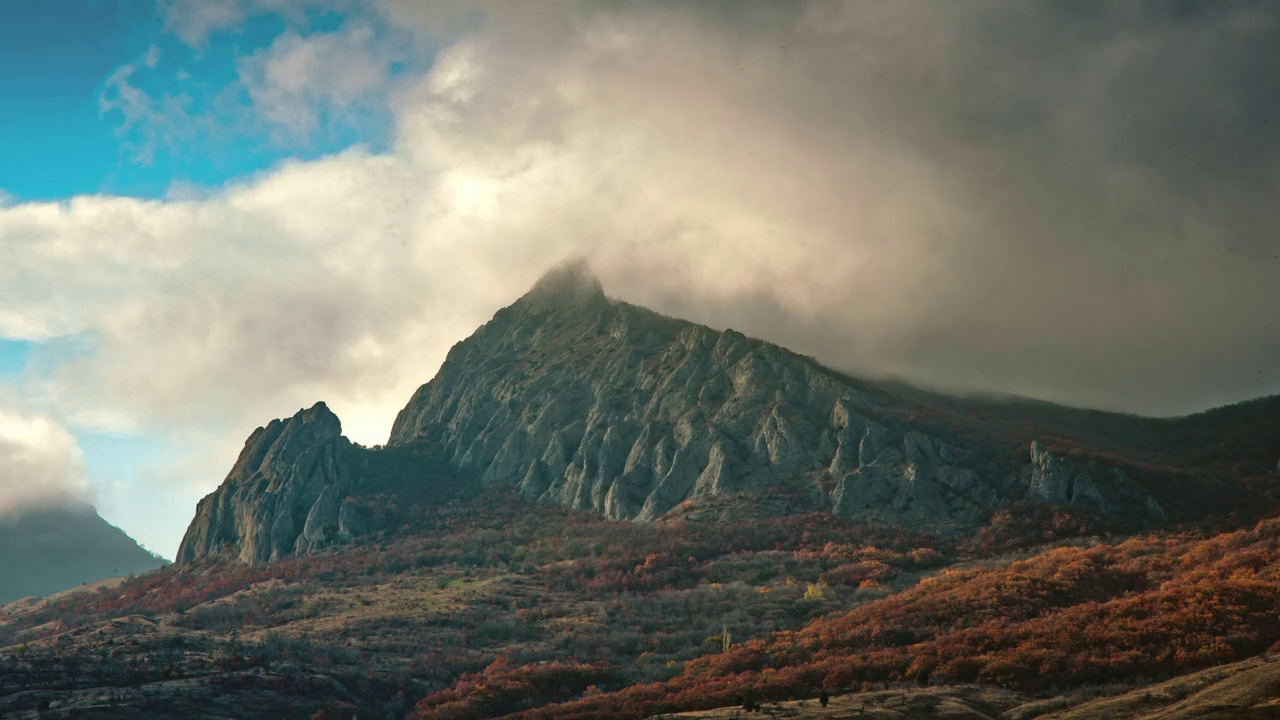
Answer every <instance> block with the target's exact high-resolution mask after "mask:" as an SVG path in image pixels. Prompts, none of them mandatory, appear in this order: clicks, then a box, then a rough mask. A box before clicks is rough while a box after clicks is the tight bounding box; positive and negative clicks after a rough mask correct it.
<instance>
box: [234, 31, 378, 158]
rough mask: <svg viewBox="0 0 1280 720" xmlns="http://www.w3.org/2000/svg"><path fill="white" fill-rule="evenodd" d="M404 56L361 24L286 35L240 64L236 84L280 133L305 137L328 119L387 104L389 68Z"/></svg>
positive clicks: (292, 32) (312, 133)
mask: <svg viewBox="0 0 1280 720" xmlns="http://www.w3.org/2000/svg"><path fill="white" fill-rule="evenodd" d="M403 57H404V53H403V52H401V51H400V50H398V49H397V48H396V47H395V46H393V45H390V44H388V43H385V42H383V41H382V39H380V38H378V37H376V36H375V33H374V30H373V28H372V27H370V26H369V25H366V24H362V23H355V24H352V25H349V26H347V27H344V28H343V29H341V30H338V31H335V32H328V33H316V34H312V35H305V36H304V35H300V34H298V33H297V32H294V31H287V32H285V33H284V34H282V35H280V36H279V37H277V38H276V39H275V41H274V42H272V44H271V46H270V47H268V48H266V49H263V50H261V51H258V52H256V53H254V54H252V55H250V56H249V57H247V58H244V59H242V60H241V62H240V82H241V83H242V84H243V86H244V87H245V89H246V91H247V93H248V98H249V101H250V102H251V103H252V105H253V107H254V109H255V110H256V111H257V113H259V114H260V117H261V119H262V120H263V121H265V122H266V123H267V124H268V125H270V126H272V127H273V129H274V130H275V131H276V133H277V134H278V135H280V134H284V135H288V136H295V137H297V136H301V137H302V138H308V137H310V136H312V135H314V134H315V133H316V132H317V131H318V130H319V129H320V128H321V126H322V125H323V124H324V121H325V118H326V116H336V117H337V118H339V119H349V118H351V117H352V116H354V115H358V114H359V113H361V112H369V111H372V110H375V109H376V108H377V106H378V105H377V104H378V102H379V101H382V102H383V104H384V105H385V97H386V95H387V94H388V93H389V92H390V91H391V85H392V78H391V72H392V66H393V64H394V63H396V62H397V61H398V60H400V59H402V58H403Z"/></svg>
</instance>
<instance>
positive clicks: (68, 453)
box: [0, 407, 91, 515]
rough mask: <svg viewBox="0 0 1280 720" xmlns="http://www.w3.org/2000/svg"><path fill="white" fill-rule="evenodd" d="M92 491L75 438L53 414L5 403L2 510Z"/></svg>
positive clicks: (0, 437) (0, 443) (0, 411)
mask: <svg viewBox="0 0 1280 720" xmlns="http://www.w3.org/2000/svg"><path fill="white" fill-rule="evenodd" d="M90 496H91V494H90V491H89V488H88V486H87V484H86V483H85V479H84V459H83V456H82V455H81V452H80V448H79V446H77V445H76V441H75V438H74V437H72V436H71V434H70V433H69V432H67V430H66V429H65V428H63V427H62V426H61V425H59V424H58V423H57V422H55V421H54V420H52V419H51V418H49V417H45V416H41V415H38V414H32V413H30V412H24V411H22V410H21V409H19V408H15V407H2V408H0V515H4V514H8V513H10V512H13V511H15V510H20V509H22V508H26V507H30V506H32V505H36V504H42V503H49V502H54V503H65V502H69V501H76V500H85V499H87V498H89V497H90Z"/></svg>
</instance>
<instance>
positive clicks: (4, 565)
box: [0, 505, 164, 603]
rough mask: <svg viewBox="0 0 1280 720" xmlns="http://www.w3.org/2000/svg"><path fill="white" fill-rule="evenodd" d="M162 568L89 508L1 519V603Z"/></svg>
mask: <svg viewBox="0 0 1280 720" xmlns="http://www.w3.org/2000/svg"><path fill="white" fill-rule="evenodd" d="M163 564H164V560H162V559H160V558H158V557H156V556H155V555H152V554H151V553H149V552H147V551H146V550H144V549H143V548H141V547H139V546H138V544H137V543H136V542H134V541H133V539H132V538H130V537H129V536H128V535H126V534H125V533H124V532H123V531H122V530H120V529H119V528H117V527H114V526H112V525H110V524H109V523H107V521H105V520H103V519H102V518H101V517H100V516H99V515H98V513H97V511H96V510H94V509H93V508H92V507H90V506H88V505H71V506H66V505H53V506H37V507H31V508H26V509H23V510H18V511H14V512H12V513H10V514H8V515H5V516H4V517H0V603H7V602H10V601H13V600H17V599H19V598H24V597H27V596H30V595H47V594H49V593H54V592H58V591H60V590H66V589H67V588H71V587H75V586H78V585H83V584H85V583H93V582H97V581H98V580H104V579H106V578H113V577H120V576H122V575H132V574H135V573H143V572H147V571H149V570H154V569H156V568H158V567H160V566H161V565H163Z"/></svg>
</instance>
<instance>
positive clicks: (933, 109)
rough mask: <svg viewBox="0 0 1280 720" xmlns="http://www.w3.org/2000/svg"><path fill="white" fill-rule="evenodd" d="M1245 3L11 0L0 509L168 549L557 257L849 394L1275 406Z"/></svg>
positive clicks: (0, 103)
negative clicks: (314, 424) (834, 382)
mask: <svg viewBox="0 0 1280 720" xmlns="http://www.w3.org/2000/svg"><path fill="white" fill-rule="evenodd" d="M1277 67H1280V8H1277V6H1275V5H1274V4H1273V3H1269V2H1257V3H1251V2H1167V3H1148V2H1132V3H1091V2H1080V3H1025V2H1013V1H1012V0H1010V1H1008V2H1000V1H997V0H975V1H974V2H965V3H950V2H921V1H919V0H882V1H877V0H861V1H859V2H838V1H836V0H821V1H819V0H795V1H794V2H770V1H768V0H745V1H744V2H716V1H712V0H706V1H702V2H693V1H689V2H680V1H677V0H665V1H662V2H643V3H642V2H628V1H626V0H609V1H604V0H601V1H589V0H563V1H560V2H554V1H551V0H548V1H547V2H538V3H501V2H486V1H484V0H475V1H473V2H464V1H458V0H442V1H440V2H434V3H429V4H428V3H421V2H415V1H411V0H369V1H367V2H355V1H354V0H351V1H347V0H164V1H162V2H157V3H148V2H143V1H142V0H79V1H77V2H72V1H71V0H41V1H36V0H13V1H12V2H7V3H5V4H4V7H3V9H0V512H9V511H13V509H14V508H21V507H24V506H27V505H30V504H31V503H34V502H41V501H48V500H49V499H50V498H53V499H58V498H65V497H68V496H74V497H79V498H82V499H86V500H89V501H91V502H93V503H95V504H96V505H97V507H98V508H99V510H100V512H101V513H102V514H103V516H104V517H106V518H107V519H108V520H110V521H111V522H113V523H115V524H117V525H119V526H120V527H122V528H124V529H125V530H126V531H127V532H129V533H130V534H131V535H132V536H133V537H135V538H136V539H138V540H140V541H141V542H142V543H143V544H144V545H146V546H147V547H148V548H150V549H152V550H155V551H157V552H160V553H161V554H164V555H166V556H169V557H172V556H173V554H174V552H175V551H176V549H177V546H178V543H179V541H180V539H181V536H182V532H183V531H184V530H185V528H186V525H187V523H188V522H189V521H190V518H191V516H192V514H193V512H194V507H195V503H196V501H197V500H198V499H199V498H200V497H202V496H203V495H204V494H206V493H208V492H210V491H212V490H213V489H214V488H215V487H216V486H217V485H218V483H219V482H220V481H221V480H222V478H223V476H224V475H225V474H226V472H227V470H228V469H229V468H230V467H231V465H232V464H233V462H234V460H235V456H236V454H237V453H238V451H239V449H240V448H241V447H242V445H243V442H244V439H245V438H246V437H247V436H248V435H249V433H250V432H251V431H252V430H253V429H254V428H256V427H258V426H260V425H264V424H266V423H267V422H268V421H270V420H271V419H273V418H276V417H285V416H288V415H291V414H293V413H294V412H296V411H297V410H298V409H299V408H301V407H309V406H310V405H312V404H314V403H315V402H316V401H318V400H325V401H327V402H328V404H329V405H330V407H331V408H333V409H334V410H335V412H337V414H338V415H339V416H340V417H341V418H342V420H343V425H344V429H345V431H346V433H347V434H348V436H349V437H351V438H352V439H353V440H356V441H359V442H363V443H366V444H374V443H380V442H384V441H385V439H386V436H387V433H388V432H389V429H390V425H391V422H392V420H393V419H394V417H395V413H396V412H397V411H398V410H399V409H400V407H402V406H403V404H404V403H405V402H407V401H408V398H409V396H410V395H411V393H412V391H413V390H414V389H415V388H416V387H417V386H418V385H419V384H421V383H423V382H425V381H427V380H429V379H430V378H431V376H432V375H433V374H434V372H435V370H436V369H437V368H438V367H439V365H440V363H441V362H442V360H443V359H444V356H445V353H447V351H448V349H449V348H450V347H451V346H452V345H453V344H454V343H456V342H458V341H459V340H461V339H463V338H465V337H466V336H467V335H469V334H470V332H471V331H472V330H474V329H475V328H476V327H477V326H478V325H480V324H481V323H483V322H484V321H486V320H487V319H488V318H489V317H491V316H492V314H493V312H494V311H496V310H497V309H498V308H500V307H502V306H504V305H506V304H509V303H510V302H511V301H512V300H514V299H515V298H516V297H518V296H519V295H520V294H522V293H523V292H524V291H525V290H526V289H527V288H528V287H529V286H531V285H532V284H533V283H534V281H535V280H536V279H537V278H538V277H539V276H540V275H541V274H542V273H543V272H544V271H545V270H546V269H548V268H549V267H551V266H554V265H556V264H558V263H559V262H561V261H563V260H565V259H566V258H575V257H582V258H586V259H587V260H588V261H589V262H590V263H591V265H592V267H593V268H594V269H595V271H596V272H597V274H598V275H599V276H600V278H601V280H602V282H603V283H604V285H605V288H606V290H607V292H609V293H610V294H611V295H612V296H614V297H617V298H620V299H624V300H627V301H630V302H634V303H638V304H643V305H647V306H649V307H652V308H654V309H657V310H659V311H662V312H665V313H668V314H672V315H678V316H682V317H687V318H689V319H692V320H696V321H699V322H703V323H707V324H710V325H712V326H714V327H732V328H735V329H738V330H741V331H743V332H746V333H748V334H751V335H754V336H757V337H762V338H765V339H768V340H772V341H775V342H778V343H781V344H783V345H786V346H788V347H791V348H792V349H794V350H796V351H798V352H802V353H805V354H810V355H814V356H816V357H817V358H818V359H819V360H821V361H823V362H825V363H827V364H829V365H832V366H834V367H837V368H839V369H842V370H846V371H851V372H855V373H861V374H866V375H875V376H893V377H898V378H903V379H906V380H908V381H913V382H916V383H919V384H923V385H927V386H930V387H935V388H944V389H950V390H954V391H958V392H987V393H1007V394H1018V395H1025V396H1033V397H1039V398H1044V399H1048V400H1052V401H1056V402H1060V403H1065V404H1069V405H1075V406H1085V407H1097V408H1103V409H1109V410H1117V411H1123V412H1133V413H1140V414H1147V415H1172V414H1180V413H1187V412H1193V411H1197V410H1201V409H1205V408H1208V407H1212V406H1216V405H1222V404H1226V403H1231V402H1237V401H1240V400H1244V399H1248V398H1252V397H1257V396H1261V395H1266V394H1273V393H1277V392H1280V363H1278V362H1276V360H1277V358H1280V238H1278V237H1277V230H1278V229H1280V203H1277V202H1276V197H1277V194H1278V193H1280V73H1276V72H1275V68H1277Z"/></svg>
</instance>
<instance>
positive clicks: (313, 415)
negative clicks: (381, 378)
mask: <svg viewBox="0 0 1280 720" xmlns="http://www.w3.org/2000/svg"><path fill="white" fill-rule="evenodd" d="M351 449H352V446H351V443H350V442H349V441H348V440H347V439H346V438H345V437H343V436H342V424H341V422H340V421H339V420H338V416H336V415H334V414H333V412H332V411H331V410H329V408H328V406H326V405H325V404H324V403H317V404H316V405H315V406H314V407H311V408H310V409H306V410H300V411H298V413H297V414H296V415H294V416H293V417H291V418H289V419H288V420H273V421H271V423H270V424H268V425H267V426H266V427H261V428H258V429H257V430H255V431H254V432H253V434H252V435H250V436H249V439H248V440H247V441H246V442H245V446H244V450H242V451H241V452H240V457H239V458H238V459H237V460H236V463H235V466H233V467H232V469H231V472H230V473H228V474H227V479H226V480H225V481H224V482H223V484H222V486H221V487H219V488H218V490H217V491H216V492H214V493H212V494H210V495H208V496H207V497H205V498H204V499H203V500H201V501H200V504H199V505H198V506H197V508H196V517H195V519H194V520H193V521H192V523H191V526H190V528H188V529H187V533H186V536H185V537H184V538H183V540H182V545H181V547H180V548H179V549H178V557H177V559H176V561H177V562H179V563H188V562H191V561H193V560H196V559H198V558H202V557H206V556H209V555H216V554H218V553H219V552H220V551H222V550H223V549H225V548H234V549H235V551H236V554H237V556H238V557H239V559H240V560H242V561H243V562H246V563H251V564H252V563H263V562H270V561H274V560H279V559H281V558H283V557H288V556H290V555H300V554H305V553H308V552H314V551H316V550H319V549H322V548H324V547H326V546H328V545H330V544H332V543H334V542H337V541H339V540H350V539H351V538H352V537H354V536H355V535H357V534H359V533H360V532H361V531H362V529H363V528H362V525H363V523H362V521H361V518H360V513H359V511H358V510H357V509H356V508H355V507H354V506H353V505H352V503H351V496H352V495H353V494H354V493H355V491H356V489H357V488H356V483H355V481H354V479H353V474H352V472H351V468H350V466H351V465H352V463H351Z"/></svg>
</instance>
